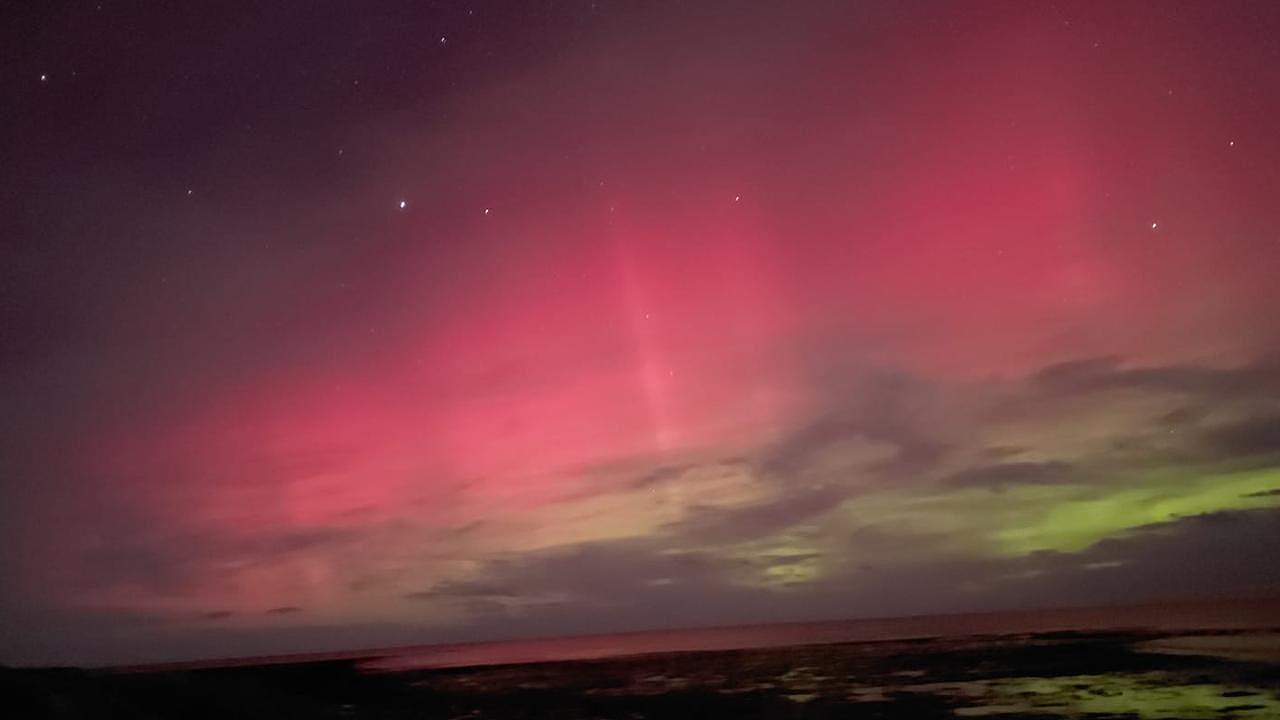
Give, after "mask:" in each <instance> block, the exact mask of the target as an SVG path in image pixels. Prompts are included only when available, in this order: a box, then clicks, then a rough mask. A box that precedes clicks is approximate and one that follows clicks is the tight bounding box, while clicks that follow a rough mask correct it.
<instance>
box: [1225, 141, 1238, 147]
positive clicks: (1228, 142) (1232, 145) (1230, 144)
mask: <svg viewBox="0 0 1280 720" xmlns="http://www.w3.org/2000/svg"><path fill="white" fill-rule="evenodd" d="M1235 146H1236V141H1235V140H1228V141H1227V147H1235Z"/></svg>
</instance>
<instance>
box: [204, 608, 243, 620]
mask: <svg viewBox="0 0 1280 720" xmlns="http://www.w3.org/2000/svg"><path fill="white" fill-rule="evenodd" d="M234 615H235V613H234V612H232V611H230V610H214V611H213V612H207V613H205V614H203V615H201V616H200V617H202V618H204V619H205V620H226V619H227V618H229V617H232V616H234Z"/></svg>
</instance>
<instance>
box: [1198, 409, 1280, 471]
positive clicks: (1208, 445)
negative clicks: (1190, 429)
mask: <svg viewBox="0 0 1280 720" xmlns="http://www.w3.org/2000/svg"><path fill="white" fill-rule="evenodd" d="M1201 444H1202V446H1203V447H1204V449H1205V451H1206V452H1207V453H1208V454H1209V455H1210V456H1211V457H1213V458H1217V459H1224V460H1233V459H1243V458H1255V457H1263V456H1265V457H1270V456H1280V415H1265V416H1261V417H1250V418H1245V419H1243V420H1239V421H1236V422H1232V423H1226V424H1222V425H1217V426H1214V427H1211V428H1209V429H1208V430H1207V431H1205V433H1204V435H1203V436H1202V437H1201ZM1278 459H1280V458H1278Z"/></svg>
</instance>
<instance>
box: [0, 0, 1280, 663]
mask: <svg viewBox="0 0 1280 720" xmlns="http://www.w3.org/2000/svg"><path fill="white" fill-rule="evenodd" d="M0 28H2V29H0V87H2V88H3V96H2V97H3V99H0V219H2V223H0V243H2V244H3V251H2V252H3V254H2V255H0V578H3V581H2V582H0V661H5V662H72V663H99V662H116V661H141V660H154V659H170V658H196V657H210V656H229V655H245V654H255V653H266V652H292V651H304V650H315V649H334V648H353V647H365V646H378V645H394V644H409V643H421V642H433V641H452V640H476V639H501V638H509V637H527V636H540V635H560V634H566V633H584V632H601V631H614V630H630V629H647V628H672V627H685V626H698V625H723V624H736V623H755V622H774V621H788V620H809V619H826V618H845V617H863V616H877V615H904V614H913V613H938V612H960V611H975V610H1001V609H1015V608H1037V607H1048V606H1071V605H1097V604H1109V603H1133V602H1145V601H1154V600H1164V599H1179V598H1196V597H1209V596H1257V595H1263V594H1275V593H1280V562H1277V560H1276V550H1277V547H1280V319H1278V318H1277V315H1280V232H1278V228H1280V132H1277V128H1280V3H1275V2H1271V1H1269V0H1264V1H1261V2H1255V3H1244V2H1190V3H1173V2H1161V3H1149V2H1138V3H1123V2H1100V3H1096V4H1095V3H1089V4H1073V3H1069V2H1057V3H1030V2H1011V3H996V2H973V3H964V4H935V3H913V2H908V3H898V2H892V3H891V2H881V3H864V2H851V1H845V0H839V1H832V2H823V1H820V0H814V1H806V2H782V1H780V0H779V1H777V2H746V1H742V2H709V1H708V2H695V1H693V0H690V1H688V2H668V1H665V0H657V1H653V2H639V1H635V2H625V1H617V2H615V1H610V0H597V1H596V2H588V1H586V0H581V1H579V0H562V1H559V2H542V1H539V0H528V1H512V2H486V1H482V0H477V1H475V2H464V1H461V0H459V1H458V2H444V1H443V0H442V1H440V2H404V3H392V2H350V3H336V2H335V3H312V2H293V1H285V0H279V1H274V2H258V3H243V4H241V3H233V2H215V3H208V4H202V3H194V2H177V3H158V2H140V3H121V2H113V1H112V0H102V1H101V2H93V1H89V2H74V3H59V2H40V3H7V4H5V7H4V9H3V10H0Z"/></svg>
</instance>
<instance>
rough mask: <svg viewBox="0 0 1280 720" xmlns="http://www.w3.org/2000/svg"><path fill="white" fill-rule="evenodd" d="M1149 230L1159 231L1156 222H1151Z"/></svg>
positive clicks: (1158, 224) (1158, 225)
mask: <svg viewBox="0 0 1280 720" xmlns="http://www.w3.org/2000/svg"><path fill="white" fill-rule="evenodd" d="M1151 229H1152V230H1159V229H1160V223H1157V222H1153V223H1151Z"/></svg>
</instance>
